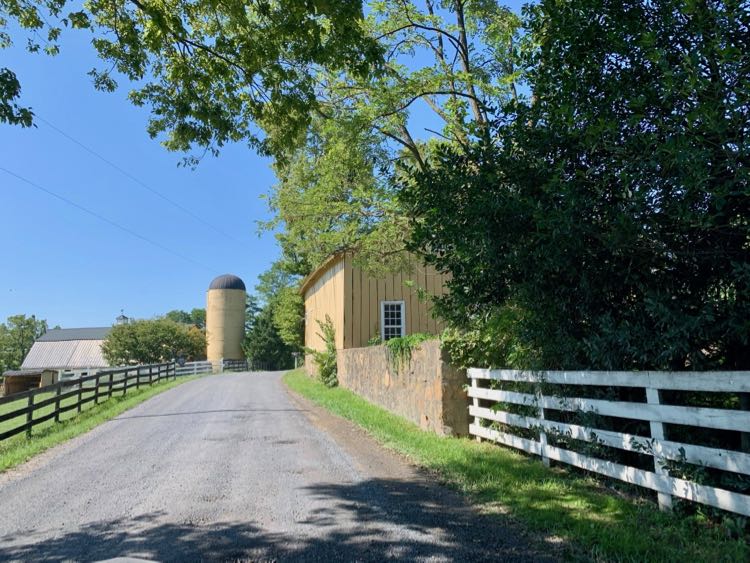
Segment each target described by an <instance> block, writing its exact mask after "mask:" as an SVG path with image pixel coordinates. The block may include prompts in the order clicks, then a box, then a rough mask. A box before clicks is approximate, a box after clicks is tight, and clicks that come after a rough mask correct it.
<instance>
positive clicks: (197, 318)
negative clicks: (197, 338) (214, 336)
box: [164, 308, 206, 330]
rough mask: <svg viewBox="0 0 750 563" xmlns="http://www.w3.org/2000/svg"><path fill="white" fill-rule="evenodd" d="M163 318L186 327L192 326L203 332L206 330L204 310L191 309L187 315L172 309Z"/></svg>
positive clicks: (179, 310) (185, 312) (184, 312)
mask: <svg viewBox="0 0 750 563" xmlns="http://www.w3.org/2000/svg"><path fill="white" fill-rule="evenodd" d="M164 318H166V319H169V320H170V321H174V322H176V323H182V324H186V325H193V326H196V327H198V328H199V329H201V330H203V329H205V328H206V310H205V309H197V308H196V309H193V310H192V311H190V312H189V313H188V312H187V311H183V310H181V309H174V310H172V311H169V312H168V313H167V314H166V315H164Z"/></svg>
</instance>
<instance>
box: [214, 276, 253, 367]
mask: <svg viewBox="0 0 750 563" xmlns="http://www.w3.org/2000/svg"><path fill="white" fill-rule="evenodd" d="M246 298H247V294H246V292H245V284H244V283H243V281H242V280H241V279H240V278H238V277H237V276H233V275H232V274H225V275H223V276H219V277H218V278H216V279H215V280H214V281H212V282H211V285H210V286H208V293H207V295H206V343H207V350H206V355H207V356H208V360H209V361H211V362H218V361H220V360H222V359H224V360H242V359H244V357H245V354H244V352H243V351H242V341H243V339H244V338H245V300H246Z"/></svg>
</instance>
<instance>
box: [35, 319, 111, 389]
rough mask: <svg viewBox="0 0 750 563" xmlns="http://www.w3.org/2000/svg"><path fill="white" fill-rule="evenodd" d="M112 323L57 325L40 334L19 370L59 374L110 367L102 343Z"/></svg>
mask: <svg viewBox="0 0 750 563" xmlns="http://www.w3.org/2000/svg"><path fill="white" fill-rule="evenodd" d="M110 330H111V327H94V328H56V329H52V330H50V331H48V332H46V333H45V334H44V335H42V336H40V337H39V338H38V339H37V340H36V342H34V344H33V345H32V346H31V350H29V353H28V354H27V355H26V358H24V360H23V363H22V364H21V370H40V369H47V370H56V371H58V372H59V373H60V377H62V378H64V379H65V378H68V377H73V376H75V377H80V376H85V375H90V374H91V373H92V372H96V371H97V370H100V369H103V368H106V367H109V364H108V363H107V361H106V360H105V359H104V356H103V355H102V343H103V342H104V339H105V338H106V337H107V335H108V334H109V331H110Z"/></svg>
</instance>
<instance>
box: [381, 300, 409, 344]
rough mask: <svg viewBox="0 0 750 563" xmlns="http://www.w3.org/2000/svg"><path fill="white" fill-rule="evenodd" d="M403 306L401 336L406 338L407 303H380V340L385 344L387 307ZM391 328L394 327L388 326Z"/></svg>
mask: <svg viewBox="0 0 750 563" xmlns="http://www.w3.org/2000/svg"><path fill="white" fill-rule="evenodd" d="M386 305H400V306H401V336H402V337H403V336H406V302H405V301H381V302H380V340H382V341H383V342H385V306H386ZM388 326H389V327H391V326H393V325H388Z"/></svg>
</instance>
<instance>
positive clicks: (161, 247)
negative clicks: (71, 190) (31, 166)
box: [0, 166, 214, 272]
mask: <svg viewBox="0 0 750 563" xmlns="http://www.w3.org/2000/svg"><path fill="white" fill-rule="evenodd" d="M0 171H2V172H5V173H6V174H8V175H9V176H13V177H14V178H16V179H18V180H21V181H22V182H24V183H26V184H28V185H29V186H31V187H33V188H36V189H37V190H39V191H41V192H44V193H45V194H47V195H50V196H52V197H54V198H56V199H59V200H60V201H63V202H65V203H67V204H68V205H70V206H72V207H75V208H76V209H78V210H80V211H83V212H84V213H87V214H89V215H91V216H93V217H96V218H97V219H99V220H100V221H104V222H105V223H107V224H108V225H111V226H113V227H115V228H117V229H120V230H121V231H124V232H126V233H128V234H129V235H131V236H134V237H136V238H138V239H140V240H142V241H144V242H147V243H148V244H150V245H152V246H155V247H156V248H159V249H161V250H163V251H165V252H168V253H169V254H173V255H174V256H177V257H178V258H182V259H183V260H186V261H187V262H191V263H192V264H195V265H196V266H200V267H201V268H205V269H206V270H209V271H212V272H213V271H214V269H213V268H210V267H208V266H206V265H205V264H202V263H200V262H198V261H197V260H193V259H192V258H190V257H189V256H186V255H184V254H182V253H180V252H177V251H176V250H172V249H171V248H169V247H167V246H164V245H163V244H161V243H159V242H156V241H155V240H152V239H150V238H148V237H145V236H143V235H141V234H138V233H137V232H135V231H134V230H132V229H129V228H128V227H125V226H123V225H120V224H119V223H116V222H115V221H112V220H111V219H107V218H106V217H104V216H103V215H100V214H99V213H97V212H96V211H92V210H90V209H88V208H86V207H84V206H82V205H80V204H78V203H76V202H75V201H72V200H70V199H68V198H66V197H64V196H61V195H60V194H57V193H55V192H53V191H51V190H48V189H47V188H45V187H43V186H40V185H39V184H37V183H36V182H32V181H31V180H29V179H28V178H24V177H23V176H21V175H19V174H16V173H15V172H12V171H10V170H8V169H7V168H3V167H2V166H0Z"/></svg>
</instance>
